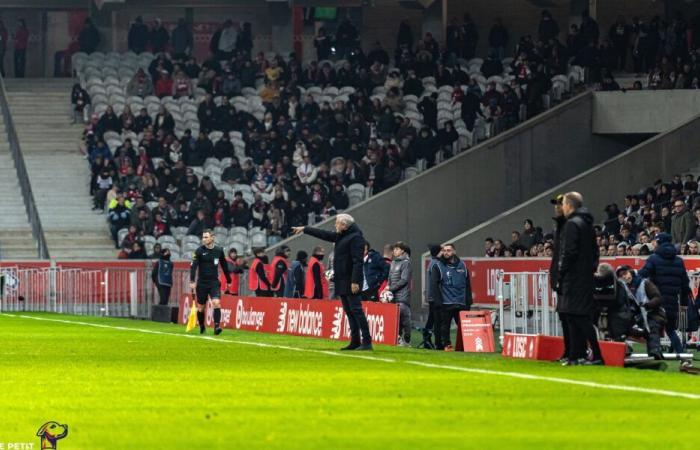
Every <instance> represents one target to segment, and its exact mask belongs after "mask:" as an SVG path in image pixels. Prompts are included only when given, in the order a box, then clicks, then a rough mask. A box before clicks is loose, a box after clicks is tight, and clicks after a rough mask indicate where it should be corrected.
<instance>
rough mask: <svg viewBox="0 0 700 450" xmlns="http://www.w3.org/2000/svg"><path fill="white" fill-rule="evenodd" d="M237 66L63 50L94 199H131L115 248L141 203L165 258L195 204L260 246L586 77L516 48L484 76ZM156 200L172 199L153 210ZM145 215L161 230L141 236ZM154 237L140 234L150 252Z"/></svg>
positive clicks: (325, 65)
mask: <svg viewBox="0 0 700 450" xmlns="http://www.w3.org/2000/svg"><path fill="white" fill-rule="evenodd" d="M243 61H245V62H236V61H235V60H234V63H233V65H230V64H228V63H223V64H220V65H219V64H217V62H215V61H212V60H209V61H206V62H204V64H203V65H202V67H201V68H200V67H199V66H197V65H196V63H194V61H192V60H189V61H187V62H185V63H184V64H182V63H179V62H178V61H171V60H170V59H168V57H167V56H166V55H153V54H151V53H147V52H144V53H141V54H140V55H136V54H135V53H127V54H117V53H110V54H106V55H105V54H102V53H99V52H95V53H92V54H90V55H87V54H84V53H77V54H75V55H74V56H73V67H75V69H76V74H77V76H78V78H79V82H80V86H81V87H82V88H84V91H82V92H83V94H81V95H85V97H86V98H88V99H89V102H90V107H91V109H92V116H91V120H90V123H89V124H88V127H87V129H86V132H85V151H86V153H87V154H88V156H89V159H90V162H91V164H92V167H93V182H92V193H93V194H94V195H95V196H96V198H97V200H96V204H95V206H96V208H98V209H99V208H104V207H105V206H106V207H107V208H108V207H109V202H105V201H104V200H103V198H104V199H105V200H109V201H112V200H114V199H115V196H116V190H117V189H119V190H121V191H123V192H124V193H125V194H126V197H128V199H129V200H130V201H129V203H133V204H134V208H132V209H131V210H130V211H131V212H130V213H127V215H130V216H131V217H130V221H127V220H121V221H120V220H117V221H116V222H114V223H113V224H112V226H113V228H114V225H115V223H116V225H118V226H119V227H120V228H121V229H120V230H113V231H114V232H115V233H114V236H115V238H116V240H115V243H116V244H117V246H119V247H124V246H123V245H121V244H122V239H121V238H122V237H123V236H126V235H127V233H128V231H127V229H126V228H127V226H128V225H129V224H130V223H131V224H136V222H137V220H136V219H137V216H138V215H139V213H138V211H139V210H140V209H143V208H147V209H149V210H150V211H149V217H148V218H149V221H145V220H144V221H141V224H140V229H139V230H138V231H137V233H143V234H144V235H149V234H151V235H153V237H154V238H155V239H156V242H159V243H161V244H167V245H168V246H169V247H171V250H173V256H174V257H175V258H177V257H180V256H181V255H184V254H185V253H187V252H189V251H190V250H191V248H192V245H191V244H189V245H186V244H187V243H191V242H192V240H189V241H187V242H186V241H185V240H184V238H185V237H186V236H187V235H188V234H189V233H188V231H193V230H194V229H196V228H194V229H193V228H192V227H191V226H190V225H194V224H193V221H194V218H195V216H196V215H197V211H198V210H199V209H200V208H201V209H203V210H204V211H205V217H204V223H205V224H206V225H207V226H213V227H216V229H217V230H219V232H220V233H221V235H220V236H219V239H220V242H221V243H222V244H225V245H227V246H231V245H234V244H235V245H237V246H239V248H238V249H239V250H240V251H250V249H251V248H252V247H255V246H267V245H272V244H274V243H276V242H278V241H279V240H281V239H282V238H284V237H286V236H287V235H288V230H289V227H291V226H295V225H304V224H313V223H316V222H318V221H320V220H323V219H325V218H327V217H329V216H331V215H333V214H335V213H336V212H337V211H341V210H344V209H345V208H347V207H349V206H353V205H355V204H357V203H359V202H361V201H363V200H364V199H366V198H368V197H369V196H371V195H373V194H376V193H378V192H381V191H382V190H383V189H387V188H389V187H391V186H393V185H395V184H397V183H399V182H401V181H402V180H406V179H410V178H411V177H413V176H415V175H417V174H418V173H420V172H421V171H422V170H425V169H426V168H428V167H431V166H433V165H434V164H437V163H440V162H442V161H445V160H447V159H449V157H451V156H453V155H454V154H456V153H459V152H460V151H463V150H464V149H466V148H469V147H470V146H472V145H474V144H476V143H478V142H480V141H482V140H484V139H487V138H489V137H491V136H493V135H496V134H498V133H500V132H502V131H504V130H506V129H508V128H510V127H512V126H514V125H515V124H517V123H518V122H520V121H522V120H523V119H525V118H527V117H529V116H532V115H534V114H536V113H537V112H539V111H540V110H542V108H547V107H549V106H550V105H551V104H553V103H557V102H559V101H561V100H562V98H564V97H567V96H568V95H569V94H570V92H571V90H572V86H574V85H576V84H577V83H579V82H580V81H581V80H582V76H583V73H582V71H581V70H580V68H578V67H572V68H571V69H569V70H568V74H566V75H564V74H557V75H554V76H553V77H552V78H551V80H550V79H547V78H546V75H545V73H544V72H538V71H535V73H534V74H533V73H531V72H530V69H529V67H530V65H529V63H528V61H527V58H523V57H520V58H518V59H517V60H514V59H513V58H505V59H504V60H503V61H502V67H503V72H502V73H500V74H498V75H492V76H490V77H489V78H486V77H485V76H484V75H483V74H482V73H481V67H482V65H483V64H484V61H483V60H482V59H480V58H474V59H472V60H470V61H465V60H459V61H457V65H456V66H455V67H454V68H453V69H452V70H451V69H448V68H446V67H444V66H442V65H441V64H438V63H434V64H431V65H430V66H429V68H428V73H427V74H426V73H424V75H426V76H423V77H422V78H420V79H419V78H418V77H417V72H420V71H423V72H425V69H424V68H423V69H421V68H420V67H419V66H418V67H413V68H410V67H411V66H406V65H405V64H404V65H402V64H399V65H397V67H386V66H384V65H383V64H382V63H380V62H379V61H374V62H373V63H371V64H370V63H369V61H368V62H366V63H361V62H357V61H349V60H338V61H330V60H325V61H320V62H318V63H316V62H310V63H309V64H308V65H307V66H306V67H305V68H304V69H303V70H302V64H301V63H300V62H298V61H296V60H295V59H294V58H293V57H292V58H290V59H287V60H285V59H283V58H282V57H281V56H279V55H276V54H274V53H271V54H267V55H265V54H258V55H257V56H256V57H255V58H254V60H253V61H247V60H245V58H244V59H243ZM402 62H403V61H402ZM251 67H252V69H251ZM170 73H173V74H174V75H175V76H174V78H175V79H176V80H178V81H176V82H174V83H171V77H170ZM166 74H167V75H166ZM432 75H437V76H432ZM154 81H155V82H154ZM528 83H529V88H527V87H526V85H527V84H528ZM351 84H352V85H351ZM178 85H179V87H178ZM76 89H77V88H76ZM79 91H80V90H79ZM190 92H191V93H192V94H193V95H192V96H190V95H188V94H189V93H190ZM152 93H155V94H159V95H151V94H152ZM533 95H534V96H536V97H537V98H534V99H533ZM74 98H75V96H74ZM151 124H152V128H153V129H152V130H151V128H149V126H150V125H151ZM100 142H103V143H100ZM307 157H308V158H307ZM105 160H107V161H108V162H107V163H105ZM105 168H106V169H108V172H109V171H113V173H112V174H108V173H105V174H104V176H103V174H102V171H103V170H104V169H105ZM117 174H118V175H117ZM188 175H192V176H191V177H190V176H188ZM187 180H189V181H187ZM170 182H172V183H170ZM98 183H100V184H101V189H100V188H99V187H100V186H97V184H98ZM168 184H172V186H168ZM198 190H202V191H203V192H202V194H200V196H199V197H197V194H196V192H197V191H198ZM160 197H164V198H165V201H166V203H168V204H169V205H168V206H167V208H166V209H167V211H165V212H164V214H162V215H161V218H160V219H157V218H156V214H155V213H154V212H153V209H154V207H155V202H157V201H158V200H159V198H160ZM182 202H186V204H187V206H186V207H181V206H179V205H180V204H181V203H182ZM108 209H109V208H108ZM127 209H128V208H127ZM144 219H145V218H144ZM158 220H160V221H163V222H165V224H166V225H165V226H163V225H162V224H158V226H157V227H156V228H157V229H156V230H155V231H154V230H153V228H154V226H153V224H152V223H151V222H156V221H158ZM243 229H245V230H248V231H247V233H243V232H242V231H241V230H243ZM234 230H236V231H235V232H234ZM266 234H267V237H265V235H266ZM161 235H162V236H161ZM171 236H172V237H171ZM170 239H172V241H171V240H170ZM166 240H167V241H168V242H166ZM153 243H154V242H152V240H150V239H148V240H146V241H145V245H146V250H147V253H148V254H151V251H152V245H153ZM127 244H128V245H131V244H132V243H131V242H130V241H129V242H127ZM128 245H127V247H128ZM129 252H130V249H128V248H122V253H121V256H122V257H124V256H127V255H128V253H129Z"/></svg>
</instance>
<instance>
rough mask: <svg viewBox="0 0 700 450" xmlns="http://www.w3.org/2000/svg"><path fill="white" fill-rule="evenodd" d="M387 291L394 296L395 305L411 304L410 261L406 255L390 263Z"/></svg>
mask: <svg viewBox="0 0 700 450" xmlns="http://www.w3.org/2000/svg"><path fill="white" fill-rule="evenodd" d="M388 289H389V290H390V291H391V293H392V294H394V301H395V302H396V303H406V304H409V303H410V302H411V260H410V259H409V257H408V254H406V253H404V254H403V255H401V256H399V257H398V258H394V260H393V261H392V262H391V268H390V269H389V286H388Z"/></svg>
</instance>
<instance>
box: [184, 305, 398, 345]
mask: <svg viewBox="0 0 700 450" xmlns="http://www.w3.org/2000/svg"><path fill="white" fill-rule="evenodd" d="M191 307H192V297H191V296H190V295H183V296H182V298H181V299H180V315H179V322H180V323H181V324H185V323H187V316H188V315H189V312H190V308H191ZM362 308H363V309H364V311H365V315H366V316H367V322H368V323H369V330H370V334H371V336H372V340H373V342H374V343H377V344H386V345H396V343H397V342H398V332H399V308H398V306H397V305H396V304H393V303H376V302H363V303H362ZM206 324H207V326H208V327H213V319H212V310H211V308H207V315H206ZM221 325H222V327H223V328H231V329H234V330H245V331H259V332H263V333H275V334H291V335H294V336H309V337H318V338H324V339H336V340H339V341H348V340H350V325H349V324H348V319H347V316H346V315H345V312H344V311H343V306H342V305H341V303H340V301H338V300H306V299H299V298H261V297H239V296H232V295H222V298H221Z"/></svg>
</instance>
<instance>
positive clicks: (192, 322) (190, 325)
mask: <svg viewBox="0 0 700 450" xmlns="http://www.w3.org/2000/svg"><path fill="white" fill-rule="evenodd" d="M196 326H197V301H196V298H195V296H194V295H192V309H190V316H189V317H188V318H187V328H186V330H185V331H187V332H190V331H191V330H193V329H194V327H196Z"/></svg>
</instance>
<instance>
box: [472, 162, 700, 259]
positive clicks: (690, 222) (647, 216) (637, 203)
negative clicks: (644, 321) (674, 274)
mask: <svg viewBox="0 0 700 450" xmlns="http://www.w3.org/2000/svg"><path fill="white" fill-rule="evenodd" d="M699 181H700V177H698V178H695V177H694V176H693V175H692V174H688V175H685V176H681V175H675V176H674V177H673V179H672V180H671V181H668V182H664V181H662V180H656V182H655V183H654V185H653V186H649V187H648V188H646V189H643V190H641V191H639V192H637V193H635V194H630V195H627V196H626V197H625V199H624V204H623V205H622V206H621V207H620V206H618V204H617V203H611V204H609V205H607V206H606V208H605V211H604V213H605V216H604V220H603V221H602V222H600V224H599V225H596V227H595V230H596V239H597V244H598V247H599V252H600V255H601V256H648V255H650V254H652V253H653V252H654V250H655V243H654V237H655V236H656V235H657V234H659V233H662V232H664V233H668V234H670V235H671V239H672V243H673V244H674V245H675V246H676V249H677V251H678V252H679V254H681V255H700V192H698V182H699ZM552 245H553V233H546V234H545V233H543V231H542V228H541V227H536V226H534V224H533V222H532V220H530V219H526V220H525V222H524V226H523V230H522V231H513V232H512V234H511V240H510V242H509V243H508V244H506V243H505V242H504V241H502V240H500V239H497V240H494V239H492V238H488V239H486V241H485V256H487V257H551V256H552Z"/></svg>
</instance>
